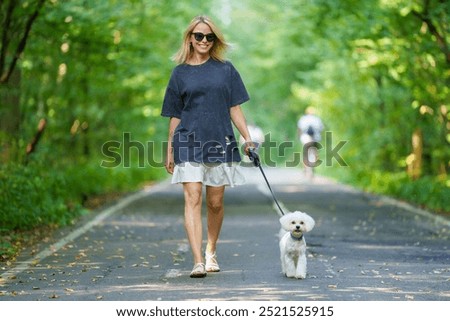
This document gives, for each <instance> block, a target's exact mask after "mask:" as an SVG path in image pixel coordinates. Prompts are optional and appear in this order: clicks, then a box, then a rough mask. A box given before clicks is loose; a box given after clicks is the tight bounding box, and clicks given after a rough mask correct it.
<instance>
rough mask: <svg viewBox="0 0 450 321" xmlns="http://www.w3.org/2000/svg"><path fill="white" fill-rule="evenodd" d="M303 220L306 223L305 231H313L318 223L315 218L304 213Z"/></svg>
mask: <svg viewBox="0 0 450 321" xmlns="http://www.w3.org/2000/svg"><path fill="white" fill-rule="evenodd" d="M303 222H304V223H305V232H309V231H311V230H312V229H313V228H314V226H315V225H316V222H315V221H314V219H313V218H312V217H311V216H309V215H307V214H305V215H304V217H303Z"/></svg>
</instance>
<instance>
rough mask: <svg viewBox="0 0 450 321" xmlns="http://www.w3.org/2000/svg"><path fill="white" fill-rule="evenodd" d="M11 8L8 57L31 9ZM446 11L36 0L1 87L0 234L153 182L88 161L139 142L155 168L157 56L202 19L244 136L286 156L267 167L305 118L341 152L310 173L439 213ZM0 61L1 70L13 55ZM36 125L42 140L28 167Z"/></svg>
mask: <svg viewBox="0 0 450 321" xmlns="http://www.w3.org/2000/svg"><path fill="white" fill-rule="evenodd" d="M7 3H9V1H3V2H0V15H1V16H0V18H1V19H0V20H2V21H5V19H3V17H4V15H5V13H6V4H7ZM11 3H14V4H15V10H16V11H14V14H13V15H12V17H13V18H14V19H13V20H14V21H13V23H12V24H11V31H10V33H8V36H10V35H14V36H11V37H9V38H10V40H11V41H10V42H9V43H10V46H11V48H13V47H14V46H17V44H18V39H19V38H20V36H19V35H21V34H23V29H24V27H25V25H26V21H27V17H29V16H30V14H31V13H32V12H33V11H34V9H35V8H36V5H37V4H38V3H39V1H38V0H32V1H28V0H27V1H25V0H19V1H15V2H11ZM449 11H450V2H448V1H439V0H429V1H423V0H396V1H387V0H380V1H356V2H355V1H349V0H335V1H328V0H287V1H278V2H275V1H272V2H270V1H269V2H267V1H259V0H247V1H238V0H228V1H227V0H211V1H174V0H169V1H147V0H133V1H118V0H98V1H85V0H71V1H62V0H52V1H45V4H44V6H43V7H42V8H41V10H40V12H39V15H38V17H37V19H36V20H35V22H34V23H33V25H32V28H31V32H30V34H29V38H28V40H27V43H26V48H25V51H24V52H23V54H22V55H21V56H20V59H19V60H18V64H17V66H16V70H17V73H16V74H15V75H16V78H15V80H14V81H11V82H10V83H8V84H2V85H0V95H1V96H0V116H1V117H0V148H3V149H2V150H1V151H0V153H1V160H2V162H4V164H5V165H2V167H1V172H0V173H1V178H2V180H1V182H0V184H1V192H2V195H1V196H0V197H1V204H0V205H2V207H1V209H0V210H1V215H2V216H1V222H2V228H3V229H6V228H12V229H14V228H32V227H33V226H37V225H39V224H44V223H45V224H47V223H48V224H67V223H68V222H70V220H71V219H72V218H73V215H74V214H75V213H79V207H78V206H79V205H80V204H82V202H83V200H85V199H86V198H87V197H89V196H91V195H99V194H102V193H108V192H115V191H129V190H134V189H136V188H138V187H139V186H141V184H142V183H143V182H145V181H151V180H156V179H160V178H161V177H164V170H163V169H162V168H161V167H155V166H149V165H148V164H145V165H146V166H145V167H144V168H143V167H142V166H140V165H141V164H140V161H141V159H140V158H138V157H136V155H135V154H133V155H134V156H133V157H132V159H131V162H130V166H124V164H118V165H119V166H117V167H115V168H104V167H101V166H100V164H101V162H102V160H105V155H104V153H103V150H102V147H103V146H105V144H106V143H108V142H112V141H117V142H119V143H120V142H122V144H123V137H124V134H125V133H129V134H130V135H131V136H132V139H133V141H135V142H138V143H141V144H142V145H143V146H146V147H145V148H146V150H145V152H146V153H147V152H148V148H149V147H148V146H147V144H148V143H149V142H150V143H154V145H153V146H154V147H155V149H154V151H153V153H154V155H162V154H163V146H162V144H161V142H163V141H164V140H166V137H167V119H164V118H162V117H160V115H159V114H160V108H161V103H162V99H163V95H164V89H165V86H166V84H167V81H168V78H169V75H170V71H171V69H172V68H173V66H174V64H173V62H171V61H170V57H171V56H172V54H173V53H174V52H175V51H176V50H177V48H178V46H179V45H180V42H181V33H182V31H183V30H184V28H185V26H186V25H187V24H188V22H189V21H190V20H191V18H192V17H193V16H195V15H197V14H204V13H206V14H208V15H210V16H212V17H213V18H214V19H215V20H216V21H217V22H218V24H219V25H220V26H222V29H223V31H224V33H225V36H226V38H227V39H228V40H229V41H230V42H231V43H232V44H233V50H232V51H231V52H230V53H229V58H230V59H231V60H232V61H233V63H234V64H235V65H236V66H237V68H238V70H239V71H240V73H241V75H242V77H243V79H244V82H245V83H246V85H247V87H248V89H249V92H250V96H251V101H250V102H248V103H246V104H245V105H244V110H245V112H246V116H247V118H248V120H249V122H250V123H255V124H257V125H259V126H260V127H262V129H263V130H264V132H265V133H269V132H270V134H271V139H272V140H276V141H278V142H279V144H281V143H282V142H286V141H294V142H295V144H294V146H295V147H294V148H292V149H291V150H288V151H287V153H286V154H284V155H270V156H271V157H270V159H272V160H278V161H280V162H283V163H285V161H286V160H289V159H291V156H292V155H291V153H292V152H294V151H298V142H297V137H296V122H297V119H298V117H299V116H300V115H301V114H302V113H303V112H304V110H305V108H306V107H307V106H309V105H314V106H316V107H317V110H318V113H319V115H320V116H321V117H322V118H323V120H324V122H325V124H326V127H327V130H329V131H332V132H333V139H334V141H335V142H337V141H341V140H343V141H347V142H348V143H347V144H346V145H345V148H343V149H342V154H341V156H342V157H343V158H344V159H345V161H346V162H347V163H348V164H349V168H320V169H319V171H320V173H324V174H329V175H335V173H336V171H338V172H342V171H346V172H347V173H348V174H346V178H345V180H346V181H348V182H352V183H353V184H357V185H359V186H362V187H363V188H365V189H367V190H371V191H377V192H380V193H387V194H391V195H395V196H398V197H401V198H405V199H409V200H413V201H415V202H417V203H420V204H426V205H427V206H429V207H431V208H434V209H437V210H443V211H448V199H449V198H448V197H447V196H448V195H447V194H448V185H447V180H448V178H447V172H448V165H449V164H448V160H449V159H450V148H449V136H448V128H449V127H448V126H449V125H448V123H449V120H450V116H449V112H448V110H449V106H448V102H449V96H450V93H449V88H450V87H449V86H448V83H449V77H450V73H449V70H450V68H449V49H448V44H449V43H450V39H449V35H450V31H449V24H448V21H449V19H448V12H449ZM1 45H3V43H2V44H1ZM3 52H7V53H8V54H7V56H6V59H5V62H6V63H9V62H11V61H12V58H13V57H12V56H11V55H12V52H13V51H12V50H10V49H9V50H7V51H3ZM42 119H46V120H47V126H46V128H45V130H44V131H43V134H42V137H41V138H40V139H39V141H38V142H37V145H36V150H35V152H34V153H33V154H32V155H31V156H26V153H25V150H26V146H27V145H28V144H29V143H30V142H31V141H32V140H33V139H34V138H35V137H36V127H37V124H38V123H39V122H40V120H42ZM8 124H14V125H13V126H12V125H8ZM417 129H419V130H421V131H422V133H423V137H424V140H423V144H424V146H423V168H422V172H423V177H422V178H421V179H419V180H416V181H412V180H411V179H410V178H409V177H408V176H407V175H406V174H405V172H406V166H407V158H408V156H409V155H410V154H411V152H412V146H411V136H412V133H413V132H414V131H416V130H417ZM122 147H123V146H122ZM123 152H124V150H123V149H122V150H121V153H123ZM156 158H157V159H158V160H161V157H160V156H158V157H156ZM37 160H39V161H37ZM25 164H27V165H25ZM43 164H45V166H44V165H43ZM50 169H51V171H50ZM9 200H11V201H9ZM3 222H5V224H3Z"/></svg>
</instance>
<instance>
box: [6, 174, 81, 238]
mask: <svg viewBox="0 0 450 321" xmlns="http://www.w3.org/2000/svg"><path fill="white" fill-rule="evenodd" d="M69 191H70V187H69V186H68V185H67V182H66V181H65V179H64V177H63V176H62V175H60V174H59V173H55V172H49V171H47V170H46V167H45V166H42V165H41V166H22V165H9V166H2V167H1V168H0V221H1V222H2V226H1V228H2V229H3V230H15V229H21V230H28V229H32V228H35V227H38V226H41V225H46V224H47V225H66V224H68V223H70V222H71V220H72V219H73V217H74V216H76V215H78V214H79V213H80V208H79V206H77V205H76V204H70V199H71V198H70V195H69V194H68V193H69Z"/></svg>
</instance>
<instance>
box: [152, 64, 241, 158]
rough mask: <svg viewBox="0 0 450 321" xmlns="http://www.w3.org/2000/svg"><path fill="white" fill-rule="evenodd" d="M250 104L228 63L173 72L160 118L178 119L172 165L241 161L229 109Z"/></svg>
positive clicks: (178, 69) (181, 68) (177, 69)
mask: <svg viewBox="0 0 450 321" xmlns="http://www.w3.org/2000/svg"><path fill="white" fill-rule="evenodd" d="M248 100H249V96H248V93H247V90H246V89H245V86H244V84H243V82H242V79H241V76H240V75H239V73H238V71H237V70H236V69H235V68H234V66H233V65H232V64H231V62H229V61H226V62H220V61H216V60H214V59H212V58H210V59H209V60H208V61H206V62H205V63H203V64H201V65H188V64H181V65H178V66H176V67H175V68H174V70H173V71H172V75H171V77H170V80H169V84H168V86H167V89H166V94H165V97H164V102H163V107H162V112H161V115H162V116H165V117H175V118H179V119H180V120H181V121H180V124H179V125H178V127H177V128H176V130H175V133H174V138H173V149H174V160H175V164H180V163H183V162H195V163H225V162H239V161H240V160H241V157H240V154H239V149H238V146H237V140H236V138H235V137H234V132H233V126H232V124H231V117H230V108H231V107H233V106H236V105H240V104H242V103H244V102H246V101H248Z"/></svg>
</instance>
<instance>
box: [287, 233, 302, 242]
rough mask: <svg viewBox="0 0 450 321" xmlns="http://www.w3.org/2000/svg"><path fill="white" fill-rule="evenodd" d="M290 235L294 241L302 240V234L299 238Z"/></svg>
mask: <svg viewBox="0 0 450 321" xmlns="http://www.w3.org/2000/svg"><path fill="white" fill-rule="evenodd" d="M290 234H291V237H292V239H294V240H296V241H301V240H302V239H303V234H302V235H300V236H299V237H297V236H294V235H292V233H290Z"/></svg>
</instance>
